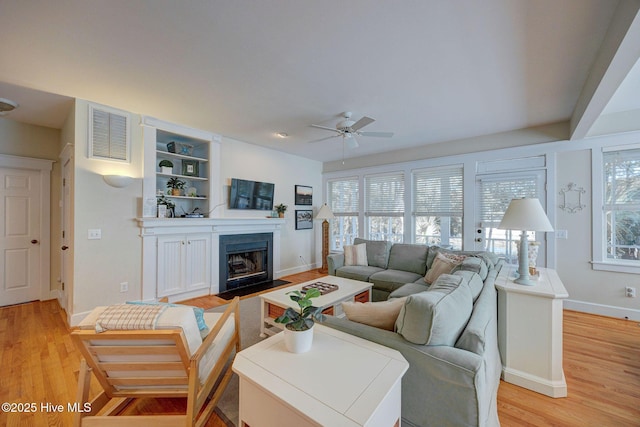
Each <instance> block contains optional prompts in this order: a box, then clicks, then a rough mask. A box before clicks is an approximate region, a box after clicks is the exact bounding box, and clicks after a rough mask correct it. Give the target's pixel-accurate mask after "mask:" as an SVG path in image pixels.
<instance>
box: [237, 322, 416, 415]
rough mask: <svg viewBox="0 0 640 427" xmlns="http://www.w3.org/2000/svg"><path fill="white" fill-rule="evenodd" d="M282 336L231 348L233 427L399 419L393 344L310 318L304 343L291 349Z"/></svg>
mask: <svg viewBox="0 0 640 427" xmlns="http://www.w3.org/2000/svg"><path fill="white" fill-rule="evenodd" d="M283 335H284V334H277V335H275V336H272V337H270V338H267V339H266V340H264V341H261V342H259V343H258V344H255V345H253V346H251V347H249V348H247V349H245V350H242V351H241V352H240V353H238V354H237V355H236V358H235V361H234V362H233V370H234V372H236V373H237V374H238V376H239V378H240V407H239V410H240V418H239V420H240V427H246V426H250V427H306V426H344V427H352V426H353V427H356V426H368V427H373V426H376V427H378V426H384V427H392V426H399V425H400V407H401V393H400V392H401V379H402V376H403V375H404V373H405V372H406V371H407V369H408V367H409V364H408V363H407V361H406V360H405V359H404V357H403V356H402V355H401V354H400V353H399V352H398V351H396V350H393V349H391V348H388V347H384V346H381V345H379V344H376V343H373V342H371V341H367V340H364V339H362V338H359V337H356V336H353V335H349V334H346V333H344V332H341V331H337V330H335V329H332V328H329V327H326V326H322V325H320V324H317V323H316V325H315V327H314V337H313V346H312V347H311V350H309V351H308V352H307V353H300V354H294V353H290V352H288V351H287V350H286V348H285V345H284V340H283Z"/></svg>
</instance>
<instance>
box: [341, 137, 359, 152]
mask: <svg viewBox="0 0 640 427" xmlns="http://www.w3.org/2000/svg"><path fill="white" fill-rule="evenodd" d="M344 142H345V144H347V148H350V149H354V148H358V147H359V146H360V144H358V140H357V139H356V137H355V136H354V135H351V137H349V138H345V140H344Z"/></svg>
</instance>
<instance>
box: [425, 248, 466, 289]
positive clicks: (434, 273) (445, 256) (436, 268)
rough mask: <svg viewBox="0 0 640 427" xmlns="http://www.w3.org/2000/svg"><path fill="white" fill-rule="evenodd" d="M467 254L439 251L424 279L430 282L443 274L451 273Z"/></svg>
mask: <svg viewBox="0 0 640 427" xmlns="http://www.w3.org/2000/svg"><path fill="white" fill-rule="evenodd" d="M465 258H466V256H464V255H456V254H451V253H442V252H438V254H437V255H436V259H435V260H434V261H433V264H431V268H430V269H429V270H427V274H426V275H425V276H424V281H425V282H427V283H428V284H432V283H433V282H435V281H436V280H437V279H438V277H440V275H442V274H449V273H451V270H453V269H454V268H455V267H456V266H457V265H458V264H460V263H461V262H462V261H464V259H465Z"/></svg>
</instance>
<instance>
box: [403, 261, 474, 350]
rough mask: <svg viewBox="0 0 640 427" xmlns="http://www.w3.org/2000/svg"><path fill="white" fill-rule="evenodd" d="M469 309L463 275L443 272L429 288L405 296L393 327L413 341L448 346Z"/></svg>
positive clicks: (471, 307) (452, 342) (470, 307)
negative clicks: (405, 298)
mask: <svg viewBox="0 0 640 427" xmlns="http://www.w3.org/2000/svg"><path fill="white" fill-rule="evenodd" d="M472 310H473V302H472V298H471V291H470V289H469V286H468V285H467V283H466V280H465V278H464V277H462V276H455V275H451V274H443V275H442V276H440V277H439V278H438V280H436V282H435V283H434V284H433V285H431V287H430V288H429V290H428V291H426V292H421V293H419V294H414V295H411V296H409V297H407V300H406V301H405V303H404V305H403V306H402V309H401V310H400V314H399V315H398V319H397V320H396V331H397V332H398V333H399V334H400V335H402V336H403V337H404V338H405V339H406V340H407V341H410V342H412V343H414V344H420V345H434V346H435V345H445V346H450V347H451V346H453V345H454V344H455V342H456V341H457V339H458V337H459V336H460V333H461V332H462V331H463V329H464V327H465V325H466V324H467V322H468V321H469V316H471V312H472Z"/></svg>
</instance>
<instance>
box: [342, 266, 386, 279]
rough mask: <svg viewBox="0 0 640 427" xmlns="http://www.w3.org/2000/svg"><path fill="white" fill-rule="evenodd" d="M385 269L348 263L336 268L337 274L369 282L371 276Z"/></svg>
mask: <svg viewBox="0 0 640 427" xmlns="http://www.w3.org/2000/svg"><path fill="white" fill-rule="evenodd" d="M380 271H384V269H382V268H380V267H372V266H370V265H369V266H362V265H346V266H344V267H340V268H339V269H337V270H336V276H338V277H344V278H346V279H353V280H360V281H363V282H368V281H369V277H370V276H371V275H372V274H374V273H377V272H380Z"/></svg>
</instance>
